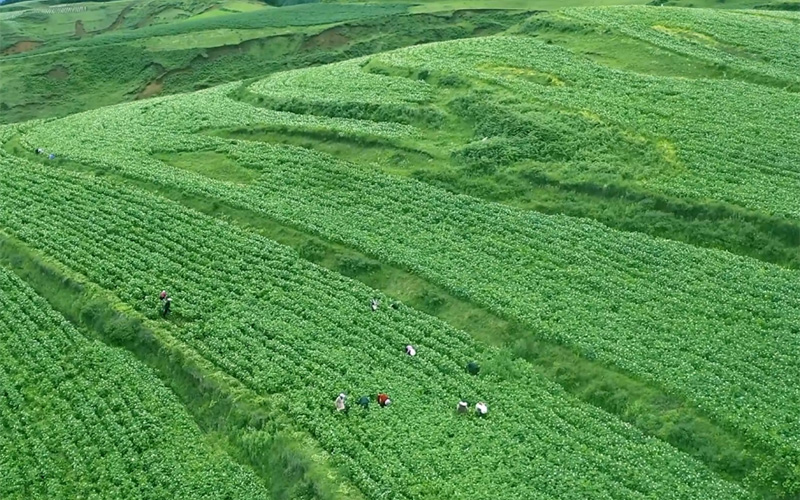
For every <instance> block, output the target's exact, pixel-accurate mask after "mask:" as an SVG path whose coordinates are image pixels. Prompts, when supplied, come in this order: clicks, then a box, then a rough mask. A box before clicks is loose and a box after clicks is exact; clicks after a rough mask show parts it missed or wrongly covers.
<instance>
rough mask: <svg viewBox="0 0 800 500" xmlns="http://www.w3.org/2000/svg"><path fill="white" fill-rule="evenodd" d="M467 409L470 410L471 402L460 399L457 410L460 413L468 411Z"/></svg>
mask: <svg viewBox="0 0 800 500" xmlns="http://www.w3.org/2000/svg"><path fill="white" fill-rule="evenodd" d="M467 410H469V403H467V402H466V401H459V402H458V406H456V411H457V412H458V413H467Z"/></svg>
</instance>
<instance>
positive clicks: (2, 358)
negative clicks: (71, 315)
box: [0, 268, 267, 500]
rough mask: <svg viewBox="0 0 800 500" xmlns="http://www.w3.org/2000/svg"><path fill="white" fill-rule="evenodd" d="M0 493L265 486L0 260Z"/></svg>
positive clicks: (246, 495)
mask: <svg viewBox="0 0 800 500" xmlns="http://www.w3.org/2000/svg"><path fill="white" fill-rule="evenodd" d="M0 429H2V432H0V470H2V471H3V473H2V476H3V479H2V481H0V497H2V498H4V499H20V500H22V499H25V500H27V499H37V498H41V499H51V498H153V499H165V500H166V499H173V498H209V499H232V498H239V499H243V500H244V499H247V500H250V499H256V498H267V491H266V490H265V488H263V486H262V485H261V483H260V482H259V480H258V478H257V477H255V475H254V474H253V473H252V472H248V471H246V470H245V469H243V468H242V467H241V466H239V465H238V464H236V463H235V462H233V461H232V460H231V459H230V458H229V457H227V456H225V455H224V454H221V453H219V452H214V451H212V450H211V449H210V448H209V447H207V446H206V445H205V444H204V442H203V438H202V435H201V434H200V431H199V429H198V428H197V425H196V424H195V423H194V421H192V419H191V417H190V416H189V415H188V414H187V412H186V410H185V409H184V408H183V407H182V406H181V405H180V403H179V402H178V401H177V400H176V398H175V396H174V394H172V393H171V392H170V391H169V390H168V389H167V388H166V387H164V385H163V383H162V382H161V381H160V380H158V378H157V377H156V376H155V374H153V373H152V372H151V371H150V370H148V369H146V368H145V367H143V366H142V365H141V364H140V363H139V362H138V361H136V360H135V359H134V358H133V357H132V356H130V355H128V354H126V353H123V352H120V351H118V350H116V349H112V348H109V347H106V346H105V345H103V344H101V343H99V342H98V341H92V340H87V339H86V338H85V337H83V336H82V334H80V333H79V332H78V331H76V330H75V329H74V328H73V327H72V326H71V325H70V324H69V323H67V322H66V321H65V320H64V318H63V317H61V316H59V315H58V314H57V313H56V312H54V311H53V310H52V309H51V308H50V306H49V305H48V304H47V303H46V302H45V301H44V300H43V299H41V298H40V297H38V296H36V295H35V293H34V292H33V291H32V290H31V289H30V288H28V287H27V285H24V284H23V283H22V282H21V281H20V280H19V279H18V278H17V277H16V276H14V275H12V274H11V273H10V272H8V271H6V270H4V269H3V268H0Z"/></svg>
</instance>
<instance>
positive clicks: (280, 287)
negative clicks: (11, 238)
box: [0, 157, 745, 498]
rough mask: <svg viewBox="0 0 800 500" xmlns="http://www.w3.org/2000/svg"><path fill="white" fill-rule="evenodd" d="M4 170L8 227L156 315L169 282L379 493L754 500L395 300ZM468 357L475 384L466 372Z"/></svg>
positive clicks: (119, 199) (74, 183)
mask: <svg viewBox="0 0 800 500" xmlns="http://www.w3.org/2000/svg"><path fill="white" fill-rule="evenodd" d="M1 168H2V170H3V174H4V175H3V176H2V181H0V184H1V185H2V187H0V191H1V192H2V201H1V202H0V218H1V220H2V224H3V226H4V227H5V228H6V230H7V231H9V232H11V233H12V234H13V235H15V236H16V237H19V238H20V239H21V240H23V241H24V242H26V243H27V244H29V245H31V246H32V247H34V248H37V249H40V250H41V251H42V252H44V253H45V254H46V255H48V256H49V257H50V258H53V259H55V260H57V261H60V262H62V263H63V264H64V265H66V266H68V267H69V268H70V269H74V270H75V271H77V272H79V273H80V274H82V275H84V276H86V277H87V278H88V279H89V280H91V281H92V282H95V283H97V284H99V285H100V286H102V287H104V288H107V289H109V290H112V291H114V292H115V293H116V294H117V295H118V296H119V297H120V298H121V299H122V300H123V301H125V302H126V303H127V304H129V305H130V306H132V307H134V308H136V309H137V310H138V311H139V312H141V313H142V314H145V315H148V316H151V317H153V318H156V317H158V312H157V308H156V306H157V303H158V300H157V298H156V297H155V296H154V295H152V293H148V292H150V291H152V290H157V289H159V288H160V287H162V286H165V287H167V288H168V289H169V290H171V291H172V294H173V297H174V298H175V307H174V314H175V316H174V317H173V319H172V320H171V321H170V322H169V326H168V327H167V326H165V328H169V330H170V331H171V333H172V334H174V335H176V336H178V337H179V338H181V339H182V340H183V341H185V342H186V343H188V344H189V345H190V346H192V347H193V348H194V349H196V350H197V352H198V353H200V354H202V355H203V356H204V357H206V358H207V359H209V360H210V361H212V362H213V363H214V364H215V365H216V366H218V367H219V369H221V370H224V371H225V372H226V373H228V374H230V375H232V376H234V377H236V378H237V379H238V380H240V381H242V382H243V383H244V384H245V385H246V386H247V387H249V388H251V389H252V390H254V391H257V392H258V393H260V394H269V395H270V396H271V398H273V401H274V404H275V405H277V407H279V408H281V409H282V410H283V411H284V412H285V413H286V414H287V415H288V416H290V417H291V419H292V421H293V422H295V423H296V425H299V426H301V427H302V428H304V429H306V430H308V431H309V432H310V433H311V434H312V435H313V436H314V437H315V438H316V439H317V440H318V441H319V442H320V443H321V444H322V446H324V447H325V448H326V449H328V450H329V451H330V452H331V453H332V457H333V459H334V460H335V461H336V462H338V463H340V464H342V465H343V466H345V467H346V468H347V470H348V471H349V473H350V476H351V478H352V479H353V481H354V482H355V484H356V485H358V487H359V488H360V489H361V490H362V491H363V492H364V493H365V494H366V495H367V496H368V497H370V498H379V497H381V496H383V495H386V494H389V492H391V493H392V494H393V495H396V496H398V497H400V498H402V497H415V498H442V497H448V498H459V497H462V496H464V495H466V494H469V496H470V497H471V498H494V497H495V494H496V491H497V490H498V488H501V487H502V488H503V491H504V492H505V493H504V497H505V498H536V497H541V498H552V497H568V496H570V495H574V494H581V493H582V494H584V495H591V496H593V497H598V498H604V497H607V498H612V497H622V498H637V497H639V496H640V495H642V494H644V495H646V496H653V497H658V498H682V497H685V496H686V495H692V494H695V493H697V492H702V495H703V496H704V497H706V498H739V497H744V496H745V495H744V493H743V492H741V491H740V490H738V489H737V488H736V487H733V486H731V485H730V484H725V483H723V482H720V481H719V480H717V479H715V478H714V477H713V476H712V475H710V474H709V473H708V472H707V471H705V470H704V469H703V468H702V467H701V466H699V464H697V463H695V462H693V461H692V460H689V459H688V458H686V457H685V456H682V455H680V454H678V453H676V452H675V451H674V450H673V449H670V448H669V447H668V446H666V445H664V444H663V443H660V442H659V441H657V440H654V439H651V438H645V437H644V436H642V435H641V434H639V433H638V432H637V431H636V430H634V429H632V428H630V427H629V426H627V425H624V424H622V423H620V422H619V421H617V420H615V419H614V418H612V417H610V416H608V415H607V414H604V413H603V412H601V411H599V410H596V409H594V408H592V407H590V406H588V405H583V404H578V403H576V402H574V401H572V400H570V399H569V398H567V397H566V396H565V395H564V393H563V392H562V391H561V390H560V389H559V388H558V387H557V386H553V385H552V384H550V383H548V382H547V381H545V380H543V379H541V378H540V377H538V376H536V375H534V374H533V373H532V372H531V371H530V369H529V367H527V366H526V365H525V363H524V362H520V361H517V362H513V361H511V360H508V359H507V358H505V355H504V354H503V353H502V352H499V351H495V350H493V349H488V348H485V347H481V346H480V345H478V344H476V343H475V342H474V341H472V340H471V339H469V338H468V337H467V336H466V335H464V334H463V333H461V332H459V331H457V330H454V329H452V328H450V327H448V326H447V325H445V324H443V323H441V322H439V321H437V320H435V319H433V318H431V317H428V316H425V315H423V314H420V313H418V312H416V311H414V310H412V309H409V308H406V307H403V306H401V307H400V308H399V309H397V310H394V309H391V308H388V307H386V306H384V308H383V309H381V310H380V311H379V312H377V313H373V312H372V311H370V309H369V298H370V297H372V296H374V295H376V294H377V295H378V296H379V297H381V299H382V301H383V302H384V304H388V303H389V298H388V297H382V296H381V295H380V293H379V292H376V291H374V290H370V289H369V288H367V287H365V286H363V285H361V284H359V283H357V282H354V281H351V280H349V279H346V278H343V277H341V276H339V275H336V274H334V273H331V272H328V271H326V270H323V269H320V268H317V267H315V266H313V265H311V264H308V263H305V262H303V261H302V260H301V259H299V258H298V255H297V254H296V253H295V252H293V251H291V250H288V249H286V248H284V247H280V246H278V245H275V244H274V243H271V242H270V241H268V240H265V239H263V238H258V237H254V236H252V235H249V234H247V233H244V232H243V231H240V230H237V229H234V228H232V227H230V226H229V225H227V224H225V223H222V222H218V221H215V220H212V219H209V218H206V217H202V216H200V215H198V214H197V213H194V212H191V211H189V210H186V209H184V208H182V207H180V206H178V205H176V204H174V203H170V202H165V201H163V200H159V199H158V198H155V197H153V196H150V195H146V194H145V193H143V192H138V191H134V190H131V189H128V188H125V187H123V186H121V185H118V184H112V183H109V182H105V181H103V180H99V179H98V180H93V179H92V178H90V177H86V176H81V175H70V174H67V173H60V172H48V169H47V167H41V166H37V165H34V164H31V163H29V162H24V161H20V160H15V159H11V158H7V157H5V158H3V160H2V167H1ZM153 214H163V215H164V216H163V217H153ZM322 305H324V307H321V306H322ZM408 342H413V343H414V344H415V345H416V346H418V349H417V353H418V354H417V357H415V358H410V357H408V356H406V355H405V354H404V353H403V350H402V348H403V346H404V345H405V344H406V343H408ZM472 359H477V360H480V361H481V362H482V364H483V365H484V369H483V370H482V371H481V375H480V376H479V377H472V376H470V375H468V374H467V373H466V371H465V370H464V366H465V364H466V362H468V361H469V360H472ZM380 390H385V391H388V392H389V393H390V394H392V397H393V398H394V400H395V403H394V404H393V405H392V406H391V407H389V408H387V409H383V410H382V409H379V408H372V409H370V410H368V411H367V412H363V413H362V412H360V411H357V410H355V409H353V410H351V411H350V412H349V414H348V415H339V414H336V412H335V411H334V408H333V404H332V403H333V398H334V397H335V395H336V394H338V393H339V392H341V391H346V392H348V393H349V394H351V396H353V397H356V396H357V395H360V394H374V393H377V392H378V391H380ZM462 398H464V399H467V400H468V401H471V402H475V401H478V400H482V399H485V400H486V401H487V402H488V403H489V405H490V408H491V414H490V416H489V418H488V419H486V420H481V419H478V418H476V417H475V416H474V415H467V416H461V415H457V414H456V413H455V412H454V405H455V403H456V402H457V401H458V400H459V399H462ZM469 450H474V452H471V451H469ZM378 456H379V458H378ZM497 464H502V469H499V470H498V469H497ZM534 471H535V473H534ZM587 476H590V477H591V478H592V480H591V481H590V482H587V481H585V478H586V477H587ZM551 477H558V478H559V479H558V481H551V480H550V478H551Z"/></svg>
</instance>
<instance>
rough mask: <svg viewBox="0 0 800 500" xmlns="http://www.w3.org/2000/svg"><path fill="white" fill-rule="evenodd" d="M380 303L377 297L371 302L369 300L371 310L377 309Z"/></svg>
mask: <svg viewBox="0 0 800 500" xmlns="http://www.w3.org/2000/svg"><path fill="white" fill-rule="evenodd" d="M380 305H381V303H380V302H379V301H378V299H372V302H370V307H372V310H373V311H377V310H378V307H379V306H380Z"/></svg>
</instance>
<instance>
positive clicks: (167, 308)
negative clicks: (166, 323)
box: [161, 297, 172, 318]
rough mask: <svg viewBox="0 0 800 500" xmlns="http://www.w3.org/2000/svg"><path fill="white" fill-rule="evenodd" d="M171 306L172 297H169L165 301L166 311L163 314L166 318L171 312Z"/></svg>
mask: <svg viewBox="0 0 800 500" xmlns="http://www.w3.org/2000/svg"><path fill="white" fill-rule="evenodd" d="M171 307H172V297H167V298H166V300H165V301H164V312H163V313H162V314H161V315H162V316H163V317H165V318H166V317H167V314H169V310H170V308H171Z"/></svg>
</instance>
